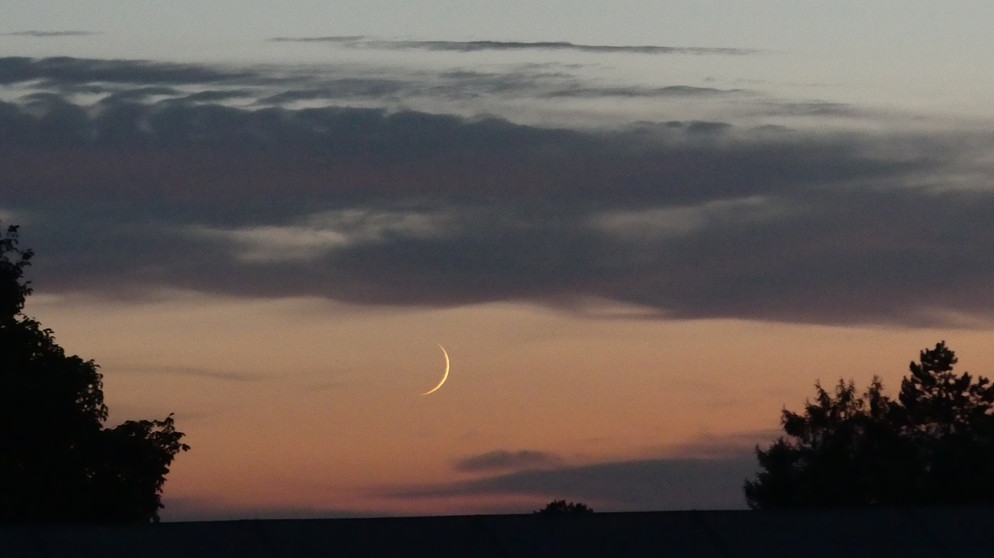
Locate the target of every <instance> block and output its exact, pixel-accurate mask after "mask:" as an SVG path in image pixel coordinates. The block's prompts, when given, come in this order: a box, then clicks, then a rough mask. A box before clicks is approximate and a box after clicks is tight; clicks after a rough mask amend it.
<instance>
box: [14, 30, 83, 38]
mask: <svg viewBox="0 0 994 558" xmlns="http://www.w3.org/2000/svg"><path fill="white" fill-rule="evenodd" d="M99 34H100V33H99V32H96V31H13V32H10V33H0V35H7V36H11V37H40V38H46V37H86V36H89V35H99Z"/></svg>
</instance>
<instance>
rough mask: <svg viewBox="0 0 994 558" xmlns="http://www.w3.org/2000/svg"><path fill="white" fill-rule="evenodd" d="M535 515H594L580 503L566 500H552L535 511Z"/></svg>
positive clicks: (592, 511)
mask: <svg viewBox="0 0 994 558" xmlns="http://www.w3.org/2000/svg"><path fill="white" fill-rule="evenodd" d="M535 513H538V514H542V515H584V514H588V513H594V510H592V509H591V508H589V507H587V505H586V504H581V503H580V502H575V503H574V502H567V501H566V500H553V501H552V502H549V503H548V504H546V505H545V507H544V508H542V509H540V510H538V511H536V512H535Z"/></svg>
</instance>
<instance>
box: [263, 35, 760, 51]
mask: <svg viewBox="0 0 994 558" xmlns="http://www.w3.org/2000/svg"><path fill="white" fill-rule="evenodd" d="M271 40H272V41H275V42H300V43H311V42H327V43H338V44H341V45H344V46H348V47H353V48H376V49H393V50H438V51H450V52H476V51H482V50H552V51H556V50H560V51H576V52H588V53H624V54H692V55H704V54H718V55H747V54H756V53H758V52H759V51H757V50H753V49H740V48H715V47H669V46H657V45H588V44H577V43H570V42H565V41H537V42H525V41H402V40H383V39H375V38H370V37H362V36H329V37H276V38H273V39H271Z"/></svg>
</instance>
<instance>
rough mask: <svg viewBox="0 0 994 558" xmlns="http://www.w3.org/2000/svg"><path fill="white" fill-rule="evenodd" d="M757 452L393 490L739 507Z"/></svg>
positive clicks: (622, 504) (615, 506)
mask: <svg viewBox="0 0 994 558" xmlns="http://www.w3.org/2000/svg"><path fill="white" fill-rule="evenodd" d="M755 471H756V465H755V457H753V456H751V455H750V456H748V457H746V456H741V457H738V458H729V459H650V460H638V461H622V462H613V463H598V464H594V465H584V466H576V467H560V468H557V469H543V470H535V469H532V470H526V471H518V472H513V473H507V474H501V475H495V476H490V477H485V478H482V479H473V480H467V481H458V482H453V483H448V484H440V485H433V486H416V487H409V488H405V489H401V490H394V491H391V493H390V495H391V496H393V497H396V498H443V497H454V496H480V495H518V496H520V495H525V496H535V497H536V500H538V501H546V500H549V499H566V500H574V501H581V502H584V503H586V504H588V505H591V506H592V507H593V508H594V509H596V510H603V511H642V510H678V509H741V508H744V507H745V500H744V498H743V496H742V485H743V483H744V482H745V480H746V479H747V478H750V477H751V476H752V475H754V474H755Z"/></svg>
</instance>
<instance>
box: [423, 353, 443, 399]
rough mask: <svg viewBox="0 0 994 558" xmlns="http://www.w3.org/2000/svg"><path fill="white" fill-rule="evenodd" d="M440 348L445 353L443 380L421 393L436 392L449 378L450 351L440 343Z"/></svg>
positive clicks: (429, 393)
mask: <svg viewBox="0 0 994 558" xmlns="http://www.w3.org/2000/svg"><path fill="white" fill-rule="evenodd" d="M438 348H439V349H442V354H443V355H445V374H443V375H442V381H441V382H438V385H437V386H435V387H433V388H431V389H430V390H428V391H426V392H424V393H422V394H421V395H431V394H433V393H435V392H436V391H438V388H440V387H442V384H444V383H445V380H447V379H449V353H447V352H445V347H443V346H442V345H441V344H439V345H438Z"/></svg>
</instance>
